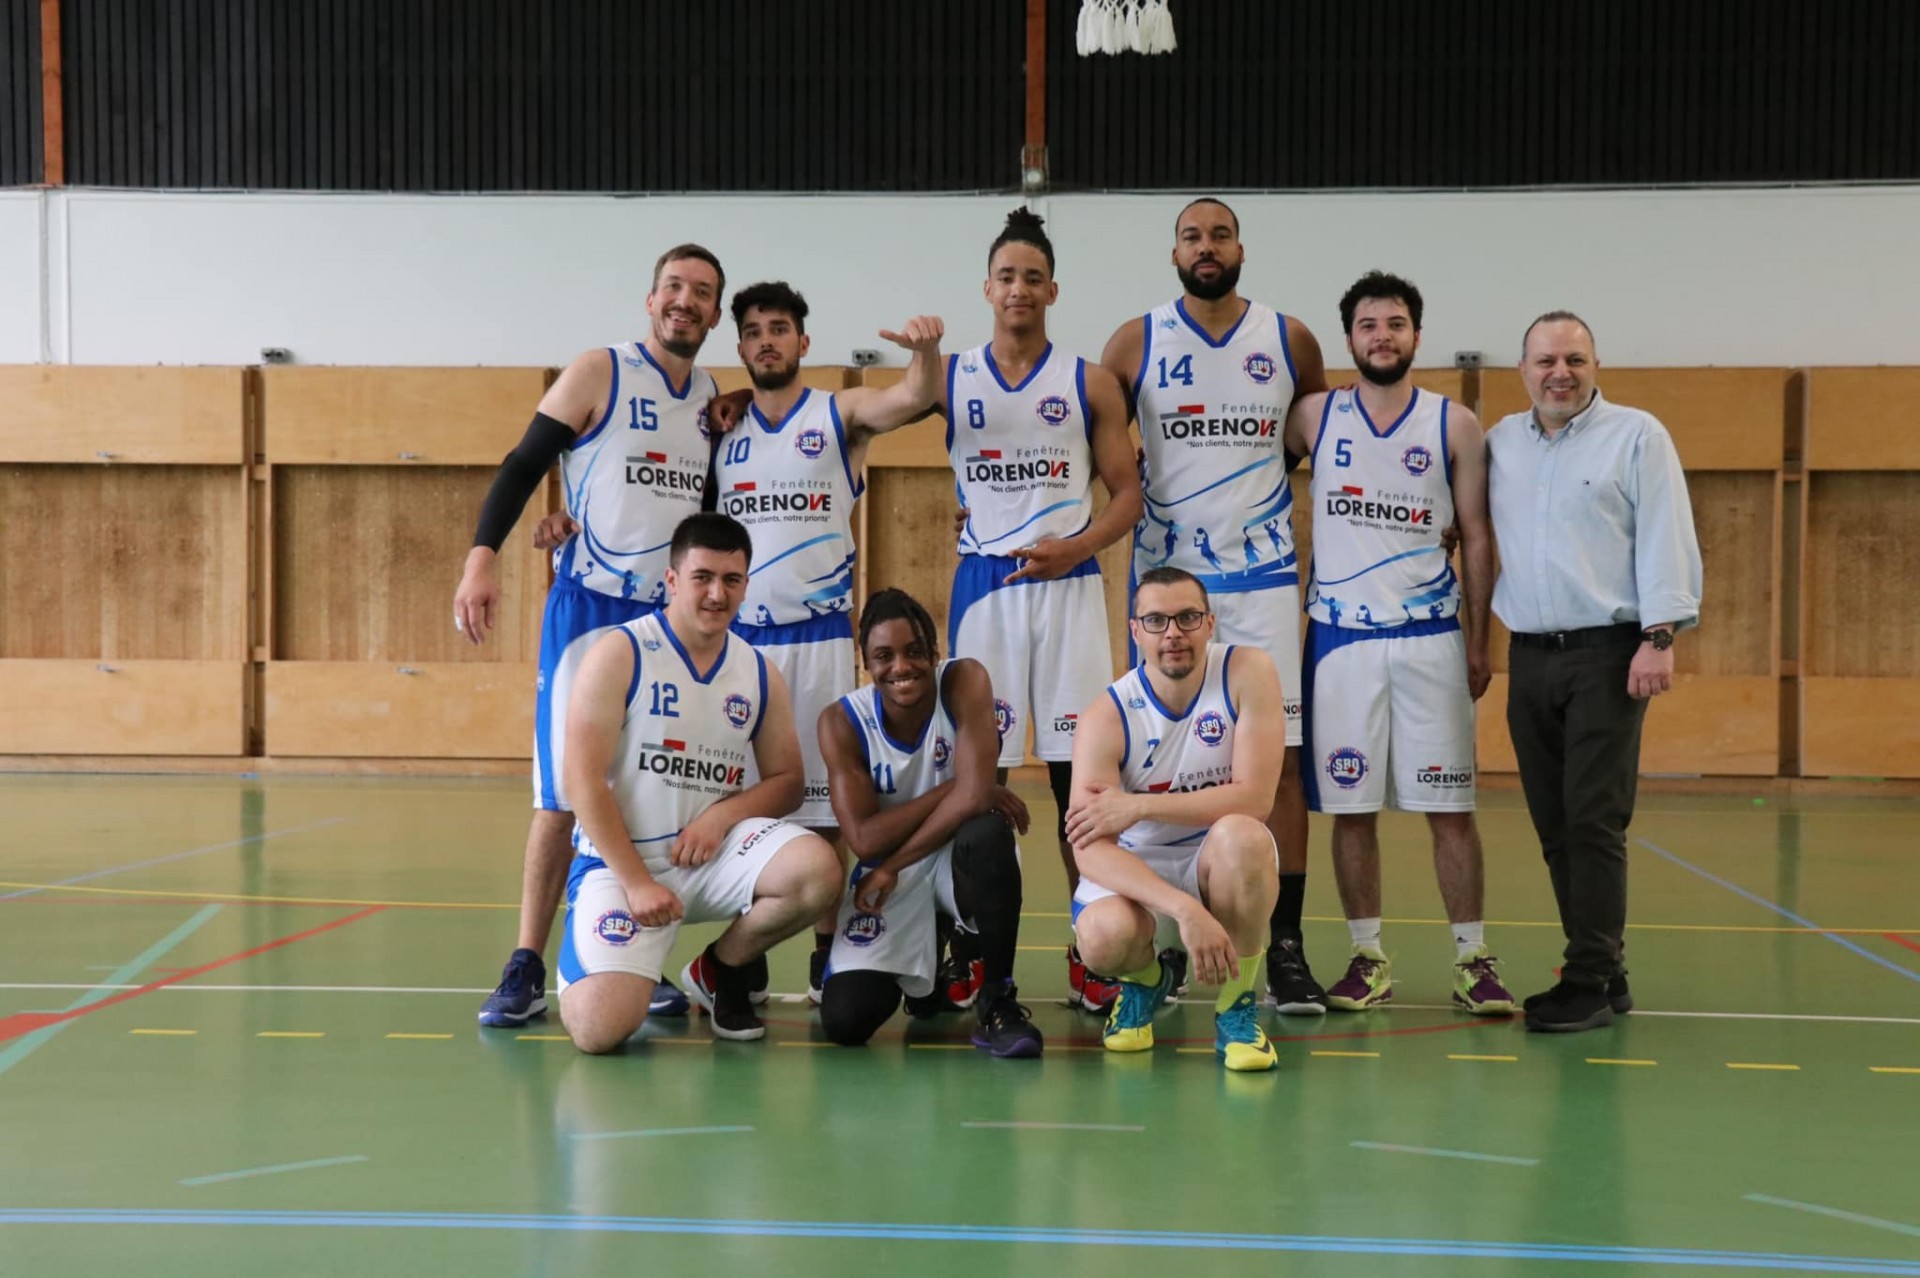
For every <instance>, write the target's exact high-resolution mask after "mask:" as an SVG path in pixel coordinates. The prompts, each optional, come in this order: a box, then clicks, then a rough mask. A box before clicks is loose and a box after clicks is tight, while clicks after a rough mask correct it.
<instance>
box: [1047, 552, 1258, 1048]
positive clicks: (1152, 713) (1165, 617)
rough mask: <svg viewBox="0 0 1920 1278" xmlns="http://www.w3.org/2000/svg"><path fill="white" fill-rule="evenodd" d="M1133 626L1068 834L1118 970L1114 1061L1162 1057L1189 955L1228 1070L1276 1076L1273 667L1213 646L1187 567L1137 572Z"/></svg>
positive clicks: (1079, 761) (1093, 716)
mask: <svg viewBox="0 0 1920 1278" xmlns="http://www.w3.org/2000/svg"><path fill="white" fill-rule="evenodd" d="M1133 609H1134V611H1133V617H1132V619H1131V621H1130V622H1129V623H1128V624H1129V626H1130V627H1131V629H1132V632H1133V642H1134V644H1135V646H1136V647H1137V648H1138V649H1139V652H1140V655H1141V663H1140V665H1139V666H1138V667H1136V668H1135V669H1133V670H1131V671H1129V672H1128V673H1127V674H1126V675H1124V676H1123V677H1122V678H1121V679H1120V680H1119V681H1118V682H1116V683H1114V684H1113V685H1112V686H1111V687H1109V688H1108V689H1107V695H1106V696H1104V697H1102V698H1100V699H1099V700H1098V701H1096V702H1095V703H1094V704H1093V705H1092V706H1089V707H1088V708H1087V709H1086V710H1085V711H1083V712H1082V713H1081V715H1080V730H1079V733H1078V735H1077V737H1076V739H1075V741H1074V747H1073V797H1072V801H1071V804H1070V806H1069V808H1068V811H1067V836H1068V837H1069V838H1070V839H1072V841H1073V847H1074V855H1075V856H1076V857H1077V858H1078V860H1079V864H1080V873H1081V878H1080V886H1079V888H1078V889H1077V890H1076V891H1075V892H1074V897H1073V930H1074V935H1075V937H1077V938H1078V940H1079V945H1080V953H1081V955H1082V956H1083V957H1084V958H1085V959H1086V962H1087V966H1088V967H1090V968H1093V969H1095V970H1096V971H1101V972H1119V973H1122V976H1121V981H1120V996H1119V998H1118V999H1117V1000H1115V1002H1114V1005H1113V1010H1112V1011H1111V1012H1109V1013H1108V1015H1107V1024H1106V1029H1105V1031H1104V1035H1103V1041H1104V1042H1105V1044H1106V1047H1107V1050H1109V1051H1114V1052H1141V1051H1146V1050H1147V1049H1149V1048H1151V1047H1152V1046H1153V1014H1154V1013H1155V1012H1156V1011H1157V1010H1159V1008H1160V1006H1161V1005H1162V1004H1163V1003H1164V1002H1166V999H1167V996H1168V994H1169V993H1170V992H1171V990H1172V989H1173V985H1174V982H1175V980H1176V979H1178V974H1177V972H1176V970H1175V969H1174V967H1173V966H1172V965H1171V964H1163V963H1162V962H1161V961H1160V960H1159V959H1158V958H1156V957H1155V956H1156V954H1158V953H1159V951H1160V949H1161V947H1163V946H1168V945H1178V946H1181V947H1183V948H1184V949H1185V950H1186V952H1187V955H1188V958H1189V960H1190V961H1191V964H1192V974H1193V977H1194V979H1195V980H1197V981H1199V982H1200V983H1201V984H1203V985H1218V986H1219V987H1220V996H1219V998H1218V999H1217V1000H1216V1001H1215V1003H1214V1050H1215V1051H1216V1052H1217V1053H1218V1054H1219V1055H1220V1058H1221V1060H1222V1062H1223V1063H1224V1064H1225V1065H1226V1067H1227V1068H1228V1069H1230V1070H1264V1069H1271V1068H1273V1065H1274V1053H1273V1047H1272V1045H1271V1044H1269V1043H1268V1042H1267V1036H1266V1035H1265V1034H1264V1033H1262V1032H1261V1030H1260V1025H1259V1019H1258V1014H1257V1009H1258V996H1257V995H1256V994H1255V993H1254V986H1255V983H1256V981H1257V980H1258V977H1259V975H1260V972H1261V955H1262V953H1263V951H1264V948H1265V942H1266V938H1267V920H1268V916H1269V915H1271V914H1272V913H1273V904H1274V901H1275V899H1276V898H1277V897H1278V896H1279V892H1280V878H1279V859H1278V855H1279V854H1278V852H1277V850H1276V849H1275V847H1274V842H1273V835H1272V834H1271V833H1269V832H1268V830H1267V827H1266V825H1265V824H1264V823H1263V822H1264V819H1265V817H1266V815H1267V810H1268V809H1269V808H1271V807H1272V806H1273V793H1274V787H1275V785H1276V784H1278V782H1279V779H1280V768H1281V764H1282V762H1283V760H1284V758H1285V752H1286V715H1285V712H1284V709H1283V706H1282V702H1281V699H1280V680H1279V676H1278V674H1277V673H1276V672H1275V670H1274V666H1273V659H1272V658H1270V657H1269V656H1267V654H1266V653H1265V652H1263V651H1262V650H1260V649H1259V648H1253V647H1238V646H1229V645H1225V644H1215V643H1213V642H1212V640H1213V632H1214V617H1213V613H1212V612H1211V611H1210V610H1209V606H1208V603H1207V592H1206V588H1205V587H1204V586H1202V585H1201V584H1200V582H1199V580H1198V579H1196V578H1195V577H1194V576H1193V575H1192V574H1190V573H1188V572H1186V571H1184V570H1182V569H1179V568H1155V569H1153V570H1151V571H1149V572H1147V573H1145V574H1144V575H1143V576H1141V578H1140V581H1139V585H1138V588H1137V589H1136V590H1135V592H1134V604H1133Z"/></svg>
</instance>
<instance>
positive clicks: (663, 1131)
mask: <svg viewBox="0 0 1920 1278" xmlns="http://www.w3.org/2000/svg"><path fill="white" fill-rule="evenodd" d="M753 1130H754V1129H753V1128H751V1127H648V1128H643V1129H642V1130H640V1131H634V1132H575V1133H574V1134H573V1137H572V1139H574V1140H624V1139H626V1138H627V1137H629V1136H718V1135H721V1134H722V1133H726V1132H750V1131H753Z"/></svg>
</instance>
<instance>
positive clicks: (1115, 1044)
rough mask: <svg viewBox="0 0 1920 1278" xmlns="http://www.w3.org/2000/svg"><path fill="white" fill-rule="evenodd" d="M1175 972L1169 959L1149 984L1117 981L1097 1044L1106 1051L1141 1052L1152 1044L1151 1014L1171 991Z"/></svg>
mask: <svg viewBox="0 0 1920 1278" xmlns="http://www.w3.org/2000/svg"><path fill="white" fill-rule="evenodd" d="M1176 979H1178V974H1177V973H1176V972H1175V971H1174V970H1173V965H1172V964H1171V963H1161V964H1160V979H1159V980H1158V981H1157V982H1155V983H1154V984H1152V985H1141V984H1140V983H1139V982H1137V981H1125V980H1123V981H1118V982H1116V984H1118V985H1119V986H1120V994H1119V996H1118V997H1117V998H1115V999H1114V1000H1113V1009H1112V1010H1111V1011H1109V1012H1108V1013H1107V1023H1106V1026H1105V1027H1104V1028H1103V1029H1102V1030H1101V1031H1100V1045H1101V1046H1102V1047H1105V1048H1106V1049H1107V1050H1108V1051H1109V1052H1144V1051H1149V1050H1151V1049H1152V1047H1153V1014H1154V1013H1155V1012H1157V1011H1159V1010H1160V1005H1161V1004H1162V1003H1165V1002H1166V1001H1167V995H1169V994H1171V993H1172V992H1173V983H1174V981H1175V980H1176Z"/></svg>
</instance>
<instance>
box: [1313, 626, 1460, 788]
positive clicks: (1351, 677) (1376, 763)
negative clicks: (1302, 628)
mask: <svg viewBox="0 0 1920 1278" xmlns="http://www.w3.org/2000/svg"><path fill="white" fill-rule="evenodd" d="M1305 669H1306V703H1307V743H1306V746H1305V748H1304V749H1302V751H1301V759H1300V779H1301V782H1302V785H1303V786H1304V788H1305V789H1306V793H1307V806H1308V807H1309V808H1311V809H1312V810H1313V811H1315V812H1334V813H1339V812H1378V811H1379V810H1380V809H1381V808H1382V807H1385V806H1389V805H1391V806H1393V807H1396V808H1400V809H1401V810H1403V811H1407V812H1471V811H1473V809H1474V716H1473V696H1472V694H1471V693H1470V692H1469V691H1468V688H1467V646H1466V638H1465V636H1464V635H1463V634H1462V633H1461V630H1460V623H1459V621H1458V619H1456V618H1453V617H1446V618H1441V619H1439V620H1436V621H1412V622H1408V623H1407V624H1406V625H1404V626H1400V627H1397V628H1395V629H1392V630H1358V629H1348V628H1345V627H1335V626H1329V625H1326V624H1324V623H1322V622H1318V621H1315V622H1312V623H1310V624H1309V626H1308V630H1307V652H1306V667H1305Z"/></svg>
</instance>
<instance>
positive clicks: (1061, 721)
mask: <svg viewBox="0 0 1920 1278" xmlns="http://www.w3.org/2000/svg"><path fill="white" fill-rule="evenodd" d="M1079 726H1080V716H1079V715H1077V714H1063V715H1056V716H1054V720H1053V730H1054V731H1055V732H1060V733H1064V734H1066V735H1067V736H1072V735H1073V732H1074V729H1075V728H1078V727H1079Z"/></svg>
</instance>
